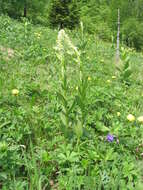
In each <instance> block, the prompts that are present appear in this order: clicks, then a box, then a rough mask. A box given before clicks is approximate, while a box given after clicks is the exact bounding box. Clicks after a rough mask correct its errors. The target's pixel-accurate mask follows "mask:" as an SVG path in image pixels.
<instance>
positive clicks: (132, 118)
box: [127, 114, 135, 121]
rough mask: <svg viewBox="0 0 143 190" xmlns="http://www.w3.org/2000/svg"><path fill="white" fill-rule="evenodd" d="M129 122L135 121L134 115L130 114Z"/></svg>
mask: <svg viewBox="0 0 143 190" xmlns="http://www.w3.org/2000/svg"><path fill="white" fill-rule="evenodd" d="M127 120H128V121H135V116H133V115H132V114H129V115H128V116H127Z"/></svg>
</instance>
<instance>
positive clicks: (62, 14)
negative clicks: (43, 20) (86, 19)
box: [49, 0, 79, 29]
mask: <svg viewBox="0 0 143 190" xmlns="http://www.w3.org/2000/svg"><path fill="white" fill-rule="evenodd" d="M49 22H50V25H51V26H52V27H60V28H64V27H66V28H70V29H72V28H74V27H75V26H76V25H77V24H78V23H79V10H78V6H77V2H76V0H52V2H51V7H50V11H49Z"/></svg>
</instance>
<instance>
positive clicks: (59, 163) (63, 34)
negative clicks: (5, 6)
mask: <svg viewBox="0 0 143 190" xmlns="http://www.w3.org/2000/svg"><path fill="white" fill-rule="evenodd" d="M0 26H1V27H0V37H1V42H0V43H1V44H0V188H1V189H2V190H25V189H26V190H49V189H51V190H52V189H58V190H65V189H66V190H73V189H80V190H89V189H90V190H95V189H99V190H101V189H113V190H115V189H127V190H128V189H129V190H131V189H141V190H142V188H143V184H142V175H143V174H142V173H141V172H142V169H141V167H140V166H141V165H142V153H143V145H142V144H143V117H142V115H143V107H142V104H143V99H142V96H143V94H142V80H143V79H142V70H143V69H142V68H143V65H142V59H143V57H142V55H141V54H137V53H136V52H135V51H134V50H132V49H128V48H126V47H124V49H123V48H122V50H121V52H122V53H121V55H122V56H121V58H122V63H121V65H120V68H119V69H120V70H119V71H118V72H117V73H116V72H115V71H116V70H115V66H114V62H113V57H114V55H115V47H114V44H108V43H105V42H103V41H101V40H99V39H97V38H96V36H94V35H89V34H87V33H86V32H84V27H83V24H82V23H81V28H80V29H79V30H75V31H72V32H71V31H68V30H62V31H60V32H58V31H56V30H55V31H53V30H50V29H48V28H44V27H35V26H33V25H32V24H31V23H30V22H29V21H28V20H27V19H24V20H23V22H22V23H18V22H16V21H14V20H11V19H10V18H8V17H4V16H3V17H0ZM57 36H58V40H57ZM56 40H57V41H56ZM55 47H56V49H55ZM128 57H129V58H128ZM128 70H130V71H131V72H130V73H131V74H130V75H129V74H128V77H127V74H126V73H127V72H128Z"/></svg>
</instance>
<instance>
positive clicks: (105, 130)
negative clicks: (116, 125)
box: [96, 122, 110, 132]
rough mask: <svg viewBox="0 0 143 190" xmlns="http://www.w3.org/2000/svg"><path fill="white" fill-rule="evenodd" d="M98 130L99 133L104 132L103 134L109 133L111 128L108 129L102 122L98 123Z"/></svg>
mask: <svg viewBox="0 0 143 190" xmlns="http://www.w3.org/2000/svg"><path fill="white" fill-rule="evenodd" d="M96 129H97V130H98V131H102V132H108V131H110V130H109V128H108V127H105V126H104V125H103V123H101V122H96Z"/></svg>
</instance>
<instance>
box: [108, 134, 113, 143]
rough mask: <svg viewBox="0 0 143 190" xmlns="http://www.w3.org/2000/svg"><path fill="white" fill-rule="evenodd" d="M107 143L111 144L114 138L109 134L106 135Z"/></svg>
mask: <svg viewBox="0 0 143 190" xmlns="http://www.w3.org/2000/svg"><path fill="white" fill-rule="evenodd" d="M107 141H108V142H113V141H114V136H113V135H111V134H108V135H107Z"/></svg>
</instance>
